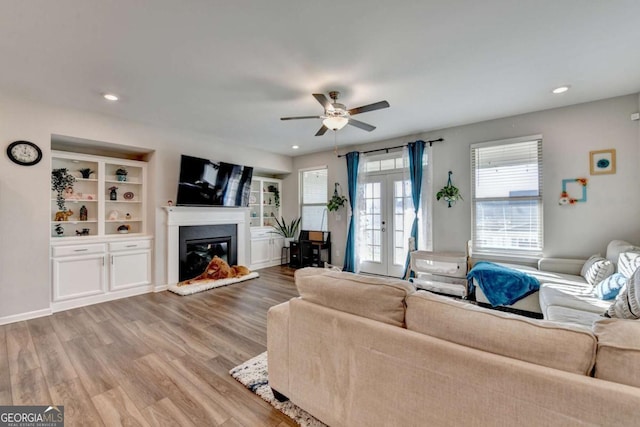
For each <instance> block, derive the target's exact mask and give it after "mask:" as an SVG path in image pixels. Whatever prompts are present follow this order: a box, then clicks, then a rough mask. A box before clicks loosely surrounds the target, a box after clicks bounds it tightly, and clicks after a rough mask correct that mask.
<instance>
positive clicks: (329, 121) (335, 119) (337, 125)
mask: <svg viewBox="0 0 640 427" xmlns="http://www.w3.org/2000/svg"><path fill="white" fill-rule="evenodd" d="M347 123H349V119H347V118H346V117H340V116H332V117H327V118H326V119H324V120H323V121H322V124H323V125H325V126H326V127H327V128H328V129H331V130H334V131H335V130H340V129H342V128H343V127H345V126H346V125H347Z"/></svg>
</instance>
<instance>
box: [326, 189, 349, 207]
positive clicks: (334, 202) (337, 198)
mask: <svg viewBox="0 0 640 427" xmlns="http://www.w3.org/2000/svg"><path fill="white" fill-rule="evenodd" d="M339 186H340V184H338V183H337V182H336V183H335V184H334V187H333V196H332V197H331V200H329V203H327V209H329V212H333V211H337V210H338V209H340V208H341V207H343V206H344V204H345V203H346V202H347V198H346V197H345V196H343V195H341V194H338V187H339Z"/></svg>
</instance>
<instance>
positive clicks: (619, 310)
mask: <svg viewBox="0 0 640 427" xmlns="http://www.w3.org/2000/svg"><path fill="white" fill-rule="evenodd" d="M606 315H608V316H609V317H616V318H618V319H639V318H640V268H639V269H637V270H636V271H635V273H633V276H631V278H630V279H629V280H627V284H626V286H624V287H623V288H622V290H621V291H620V293H619V294H618V296H617V298H616V300H615V301H614V302H613V304H611V307H609V309H608V310H607V313H606Z"/></svg>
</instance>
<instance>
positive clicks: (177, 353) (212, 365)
mask: <svg viewBox="0 0 640 427" xmlns="http://www.w3.org/2000/svg"><path fill="white" fill-rule="evenodd" d="M259 272H260V278H258V279H254V280H249V281H246V282H242V283H238V284H234V285H230V286H226V287H222V288H217V289H212V290H210V291H207V292H202V293H199V294H195V295H191V296H185V297H181V296H178V295H175V294H172V293H170V292H166V291H165V292H160V293H156V294H146V295H141V296H136V297H132V298H126V299H122V300H118V301H112V302H107V303H102V304H97V305H92V306H89V307H83V308H79V309H75V310H69V311H65V312H60V313H56V314H54V315H52V316H48V317H43V318H39V319H33V320H29V321H25V322H18V323H13V324H10V325H5V326H0V404H2V405H10V404H14V405H28V404H38V405H49V404H56V405H64V410H65V421H66V424H65V425H67V426H74V425H78V426H93V425H107V426H116V425H127V426H137V425H141V426H146V425H158V426H160V425H162V426H168V425H182V426H215V425H222V426H251V427H253V426H294V425H296V424H295V423H294V422H293V421H291V420H290V419H289V418H287V417H286V416H285V415H283V414H281V413H280V412H278V411H276V410H275V409H273V408H272V407H271V405H269V404H268V403H266V402H264V401H263V400H262V399H260V398H259V397H258V396H256V395H255V394H253V393H252V392H250V391H249V390H247V389H246V388H244V387H243V386H242V385H241V384H240V383H238V382H237V381H235V380H234V379H233V378H232V377H231V376H230V375H229V373H228V371H229V369H231V368H233V367H234V366H236V365H238V364H240V363H242V362H244V361H245V360H247V359H249V358H251V357H253V356H255V355H257V354H259V353H262V352H263V351H265V350H266V313H267V310H268V309H269V307H271V306H273V305H276V304H278V303H280V302H283V301H287V300H289V299H290V298H292V297H294V296H297V291H296V288H295V286H294V284H293V270H291V269H289V268H287V267H271V268H268V269H264V270H260V271H259Z"/></svg>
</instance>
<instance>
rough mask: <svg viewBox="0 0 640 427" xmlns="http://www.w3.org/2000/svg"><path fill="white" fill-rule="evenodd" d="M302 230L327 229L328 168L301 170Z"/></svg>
mask: <svg viewBox="0 0 640 427" xmlns="http://www.w3.org/2000/svg"><path fill="white" fill-rule="evenodd" d="M300 190H301V191H300V202H301V209H300V211H301V214H302V223H301V229H302V230H326V229H327V202H328V199H327V194H328V193H327V168H322V169H311V170H304V171H301V172H300Z"/></svg>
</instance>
